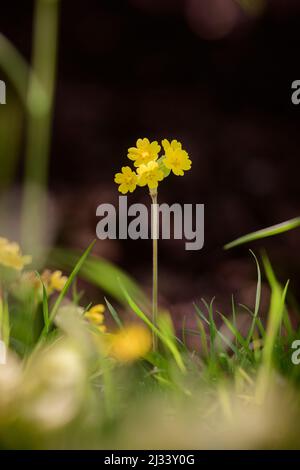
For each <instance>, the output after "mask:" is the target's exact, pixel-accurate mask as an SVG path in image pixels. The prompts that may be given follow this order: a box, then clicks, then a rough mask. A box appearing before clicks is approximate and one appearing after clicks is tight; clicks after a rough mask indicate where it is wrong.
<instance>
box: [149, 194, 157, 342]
mask: <svg viewBox="0 0 300 470" xmlns="http://www.w3.org/2000/svg"><path fill="white" fill-rule="evenodd" d="M150 196H151V199H152V206H151V236H152V276H153V278H152V322H153V325H154V326H155V327H157V314H158V205H157V191H156V190H153V189H151V190H150ZM152 341H153V351H156V350H157V335H156V333H155V332H154V331H153V333H152Z"/></svg>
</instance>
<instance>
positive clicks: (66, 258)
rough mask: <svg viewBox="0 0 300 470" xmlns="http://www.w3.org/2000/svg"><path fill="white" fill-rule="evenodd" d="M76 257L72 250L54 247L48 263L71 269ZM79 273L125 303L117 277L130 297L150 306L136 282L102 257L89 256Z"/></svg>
mask: <svg viewBox="0 0 300 470" xmlns="http://www.w3.org/2000/svg"><path fill="white" fill-rule="evenodd" d="M77 257H78V254H77V253H76V252H74V251H70V250H65V249H62V248H55V249H54V250H53V251H52V252H51V253H50V256H49V263H50V264H51V265H52V266H59V267H62V268H64V269H72V267H73V266H74V264H75V263H76V259H77ZM79 274H80V277H81V278H82V279H85V280H86V281H88V282H91V283H92V284H94V285H95V286H97V287H99V288H100V289H102V290H103V291H104V292H105V293H107V294H108V295H109V296H111V297H113V298H114V299H116V300H117V301H118V302H120V303H121V304H123V305H127V301H126V299H125V297H124V294H123V292H122V289H121V288H120V284H119V282H118V279H120V280H121V283H122V285H123V286H124V287H125V288H126V290H127V292H129V293H130V295H131V297H133V298H135V299H138V301H139V303H141V304H142V305H143V306H145V307H146V308H148V307H149V306H150V303H149V300H148V299H147V297H146V296H145V294H144V292H143V291H142V289H141V288H140V286H139V285H138V284H137V282H136V281H135V280H134V279H132V278H131V277H130V276H129V275H128V274H127V273H125V272H124V271H123V270H121V269H120V268H118V267H117V266H115V265H114V264H113V263H111V262H109V261H107V260H106V259H104V258H99V257H96V256H91V257H90V258H89V259H87V260H86V262H85V263H84V265H83V266H82V267H81V269H80V273H79Z"/></svg>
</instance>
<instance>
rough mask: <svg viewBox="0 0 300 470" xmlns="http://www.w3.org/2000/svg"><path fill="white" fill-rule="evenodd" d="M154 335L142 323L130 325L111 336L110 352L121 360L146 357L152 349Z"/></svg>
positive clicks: (129, 360) (127, 360)
mask: <svg viewBox="0 0 300 470" xmlns="http://www.w3.org/2000/svg"><path fill="white" fill-rule="evenodd" d="M151 344H152V337H151V334H150V332H149V330H148V329H147V328H146V327H144V326H142V325H138V324H135V325H130V326H127V327H125V328H123V329H121V330H120V331H118V332H117V333H115V334H113V335H111V336H110V338H109V348H108V353H109V355H110V356H112V357H114V358H115V359H117V360H118V361H120V362H132V361H135V360H137V359H139V358H141V357H144V356H145V355H146V354H147V353H148V352H149V351H150V349H151Z"/></svg>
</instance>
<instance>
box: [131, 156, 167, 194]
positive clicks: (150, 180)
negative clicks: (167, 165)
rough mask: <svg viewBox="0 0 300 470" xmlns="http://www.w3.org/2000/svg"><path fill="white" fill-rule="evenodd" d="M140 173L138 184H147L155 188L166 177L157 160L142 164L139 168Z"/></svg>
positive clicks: (150, 187)
mask: <svg viewBox="0 0 300 470" xmlns="http://www.w3.org/2000/svg"><path fill="white" fill-rule="evenodd" d="M137 173H138V185H139V186H146V185H148V187H149V189H155V188H157V186H158V182H159V181H162V180H163V179H164V174H163V172H162V171H161V170H160V168H159V165H158V163H157V162H153V161H152V162H149V163H147V165H141V166H140V167H139V168H138V169H137Z"/></svg>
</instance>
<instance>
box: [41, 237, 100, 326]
mask: <svg viewBox="0 0 300 470" xmlns="http://www.w3.org/2000/svg"><path fill="white" fill-rule="evenodd" d="M95 243H96V240H94V241H92V243H91V244H90V245H89V247H88V248H87V249H86V250H85V252H84V253H83V255H82V256H81V257H80V258H79V260H78V261H77V263H76V265H75V267H74V269H73V271H72V272H71V274H70V276H69V277H68V280H67V282H66V284H65V286H64V288H63V289H62V291H61V292H60V294H59V296H58V297H57V299H56V302H55V304H54V305H53V307H52V309H51V312H50V315H49V327H50V325H51V324H52V322H53V320H54V318H55V315H56V313H57V310H58V308H59V306H60V304H61V302H62V300H63V299H64V297H65V296H66V294H67V292H68V290H69V288H70V286H71V285H72V283H73V281H74V279H75V277H76V276H77V274H78V273H79V271H80V269H81V267H82V265H83V264H84V262H85V260H86V258H87V257H88V256H89V254H90V252H91V251H92V249H93V247H94V245H95Z"/></svg>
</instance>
